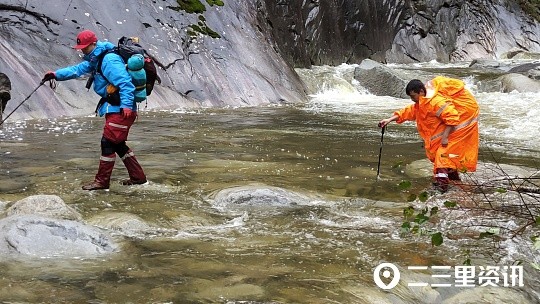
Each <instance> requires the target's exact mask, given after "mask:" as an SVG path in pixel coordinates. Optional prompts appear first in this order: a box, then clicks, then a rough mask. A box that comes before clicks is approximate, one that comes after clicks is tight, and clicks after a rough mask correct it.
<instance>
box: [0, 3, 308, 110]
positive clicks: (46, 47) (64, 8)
mask: <svg viewBox="0 0 540 304" xmlns="http://www.w3.org/2000/svg"><path fill="white" fill-rule="evenodd" d="M193 2H194V1H193ZM224 2H225V5H224V6H212V7H211V6H209V5H208V4H206V2H205V1H202V3H204V4H205V5H206V11H205V12H195V13H188V12H186V11H185V10H183V9H181V8H179V7H178V6H179V3H178V2H177V1H174V0H165V1H159V2H156V1H143V2H140V1H139V2H132V1H131V2H130V1H128V2H118V1H112V2H111V1H88V0H73V1H70V2H69V3H66V2H65V1H62V0H51V1H46V2H43V1H37V0H31V1H20V0H3V1H2V3H1V5H0V19H1V20H2V31H0V71H1V72H3V73H6V74H7V75H8V76H9V78H10V79H11V80H12V87H13V89H12V94H11V95H12V99H15V100H22V99H24V97H26V96H27V95H28V94H29V93H30V92H31V90H32V89H33V88H36V87H37V86H38V84H39V81H40V80H41V78H42V77H43V74H44V73H45V72H46V71H48V70H56V69H58V68H61V67H64V66H67V65H73V64H76V63H78V62H79V61H80V60H81V59H80V58H79V56H78V52H77V51H75V50H73V49H71V48H70V46H72V45H74V44H75V37H76V35H77V33H78V32H80V31H81V30H82V29H90V30H93V31H94V32H95V33H96V35H97V36H98V39H101V40H103V39H108V40H110V41H111V42H113V43H116V41H117V40H118V38H120V37H121V36H138V37H139V38H140V42H141V44H142V45H143V46H144V47H145V48H146V49H147V50H148V51H149V53H150V54H151V55H153V56H154V57H155V58H156V59H157V61H158V62H159V64H158V65H159V66H160V68H159V69H158V74H159V75H160V77H161V78H162V79H163V83H162V85H161V86H157V87H156V89H155V90H154V92H153V93H152V95H151V96H150V97H149V101H148V107H149V108H160V107H171V106H178V107H200V106H226V105H232V106H241V105H260V104H270V103H285V102H289V103H295V102H301V101H304V100H305V99H306V95H305V92H304V86H303V84H302V83H301V81H300V80H299V78H298V76H297V75H296V73H295V72H294V70H293V69H292V68H291V67H290V66H289V65H288V64H287V63H286V62H285V61H284V60H283V59H282V57H281V56H280V55H279V54H277V53H276V51H275V50H274V49H273V48H272V47H271V46H270V44H269V43H268V42H267V37H265V35H264V34H263V32H261V31H262V30H263V27H264V26H259V24H258V20H257V9H256V7H255V5H256V4H255V3H254V1H224ZM213 37H215V38H213ZM218 37H219V38H218ZM85 81H86V79H81V80H69V81H64V82H59V83H58V88H57V89H56V92H54V91H52V90H51V89H49V88H46V87H42V88H40V89H39V90H37V91H36V93H35V94H34V96H32V98H30V99H29V100H28V101H27V102H26V103H25V107H22V108H20V109H19V110H18V111H17V112H16V113H15V114H14V116H12V117H13V118H14V119H20V118H28V117H58V116H63V115H68V116H72V115H87V114H90V113H92V111H93V110H94V108H95V104H96V103H97V101H98V99H99V98H98V97H97V95H96V94H94V93H93V92H87V91H86V89H85V88H84V85H85ZM9 109H10V106H9V105H8V110H9Z"/></svg>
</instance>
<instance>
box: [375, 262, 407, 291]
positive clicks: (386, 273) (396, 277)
mask: <svg viewBox="0 0 540 304" xmlns="http://www.w3.org/2000/svg"><path fill="white" fill-rule="evenodd" d="M384 268H390V269H391V270H392V272H393V273H394V278H393V279H392V281H390V283H388V285H386V284H385V283H384V282H383V281H382V280H381V270H382V269H384ZM391 275H392V274H391V273H390V271H389V270H384V271H383V272H382V276H383V277H385V278H387V279H388V278H389V277H390V276H391ZM399 278H400V273H399V269H398V268H397V267H396V265H394V264H392V263H382V264H380V265H379V266H377V267H376V268H375V270H374V271H373V281H375V284H377V286H379V288H382V289H392V288H394V287H396V285H397V284H398V283H399Z"/></svg>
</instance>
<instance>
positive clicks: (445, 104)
mask: <svg viewBox="0 0 540 304" xmlns="http://www.w3.org/2000/svg"><path fill="white" fill-rule="evenodd" d="M426 90H427V92H426V96H425V97H420V100H419V101H418V102H417V103H414V104H411V105H410V106H407V107H405V108H404V109H401V110H399V111H396V112H394V115H397V116H398V120H397V121H396V122H397V123H402V122H404V121H408V120H416V126H417V128H418V133H420V136H421V137H422V138H423V139H424V147H425V149H426V155H427V157H428V158H429V160H431V161H432V162H433V167H434V172H435V170H436V169H437V168H451V169H456V170H458V171H461V172H474V171H476V163H477V161H478V142H479V136H478V114H479V108H478V104H477V102H476V99H475V98H474V97H473V95H472V94H471V92H469V91H468V90H467V89H465V83H464V82H463V81H461V80H459V79H453V78H448V77H443V76H438V77H436V78H434V79H432V80H431V81H429V82H428V83H426ZM447 125H448V126H453V128H452V130H451V133H450V135H449V136H448V146H447V147H442V145H441V139H442V134H443V131H444V129H445V128H446V126H447Z"/></svg>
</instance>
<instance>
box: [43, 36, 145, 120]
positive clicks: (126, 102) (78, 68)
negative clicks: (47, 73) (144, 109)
mask: <svg viewBox="0 0 540 304" xmlns="http://www.w3.org/2000/svg"><path fill="white" fill-rule="evenodd" d="M113 48H114V44H112V43H110V42H103V41H98V42H97V43H96V47H95V48H94V50H93V51H92V53H90V54H87V55H84V57H83V59H84V61H83V62H81V63H79V64H76V65H73V66H69V67H65V68H62V69H58V70H56V71H55V72H54V73H55V75H56V79H57V80H59V81H63V80H69V79H74V78H78V77H81V76H82V75H85V74H89V73H93V72H95V71H96V69H97V64H98V57H99V55H100V54H102V53H104V52H107V51H108V50H112V49H113ZM101 71H102V73H103V75H104V76H105V77H103V76H102V75H101V74H99V73H95V78H94V91H95V92H96V93H97V94H98V95H99V96H101V97H107V85H108V84H109V82H108V81H107V79H108V80H109V81H110V82H111V84H112V85H114V86H115V87H117V88H118V89H119V90H120V105H119V106H113V105H111V104H109V103H108V102H105V103H104V104H103V105H102V106H101V107H100V108H99V109H98V114H99V116H103V115H105V114H107V113H120V109H121V108H127V109H131V110H133V111H137V104H136V103H135V100H134V95H133V93H134V91H135V86H134V85H133V83H132V82H131V76H130V75H129V73H128V72H127V70H126V64H125V63H124V61H123V60H122V57H120V55H118V54H115V53H109V54H107V55H105V57H103V62H102V64H101Z"/></svg>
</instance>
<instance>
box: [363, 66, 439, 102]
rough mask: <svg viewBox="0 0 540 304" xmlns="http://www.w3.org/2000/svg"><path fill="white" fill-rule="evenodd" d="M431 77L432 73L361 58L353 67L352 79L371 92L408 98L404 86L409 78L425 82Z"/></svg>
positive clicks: (378, 94)
mask: <svg viewBox="0 0 540 304" xmlns="http://www.w3.org/2000/svg"><path fill="white" fill-rule="evenodd" d="M433 77H434V75H433V74H430V73H427V72H422V71H419V70H414V71H407V70H399V69H393V68H389V67H388V66H386V65H383V64H380V63H378V62H375V61H373V60H370V59H365V60H363V61H362V63H361V64H360V65H359V66H358V67H356V68H355V69H354V79H356V80H357V81H358V83H359V84H360V85H361V86H362V87H364V88H365V89H366V90H368V91H369V92H370V93H371V94H373V95H377V96H392V97H396V98H409V96H407V94H406V93H405V87H406V86H407V83H409V81H411V79H420V80H421V81H423V82H427V81H428V80H430V79H432V78H433Z"/></svg>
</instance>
